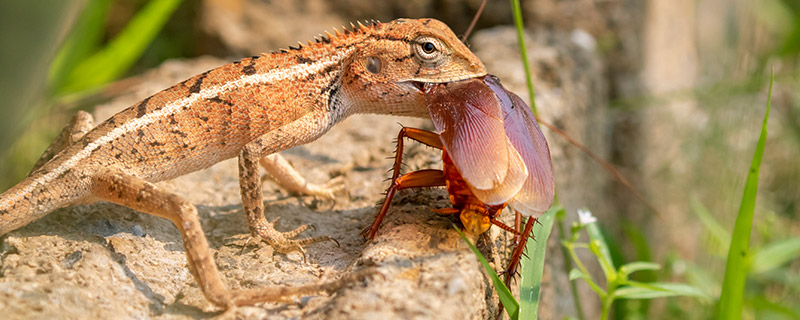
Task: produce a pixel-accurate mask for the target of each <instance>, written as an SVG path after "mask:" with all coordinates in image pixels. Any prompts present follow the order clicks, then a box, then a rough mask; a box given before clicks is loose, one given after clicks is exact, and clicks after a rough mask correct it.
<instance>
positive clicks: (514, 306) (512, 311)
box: [453, 225, 519, 320]
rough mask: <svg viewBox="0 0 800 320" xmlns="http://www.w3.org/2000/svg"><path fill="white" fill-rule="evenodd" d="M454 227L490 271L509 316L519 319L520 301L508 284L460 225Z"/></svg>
mask: <svg viewBox="0 0 800 320" xmlns="http://www.w3.org/2000/svg"><path fill="white" fill-rule="evenodd" d="M453 228H455V229H456V232H458V235H460V236H461V239H464V242H466V243H467V245H468V246H469V248H470V250H472V253H474V254H475V256H476V257H478V261H480V263H481V265H483V268H484V269H486V273H488V274H489V278H491V279H492V283H494V290H495V291H497V295H498V296H499V297H500V302H502V303H503V307H504V308H505V309H506V313H508V317H509V318H511V320H517V319H518V318H519V303H518V302H517V300H516V299H514V296H513V295H512V294H511V291H510V290H508V287H506V284H505V283H503V280H500V277H498V276H497V272H495V271H494V269H493V268H492V266H490V265H489V262H488V261H486V258H484V257H483V255H482V254H481V252H480V251H478V248H475V246H474V245H473V244H472V242H470V241H469V239H467V236H465V235H464V233H463V232H461V230H459V229H458V226H456V225H453Z"/></svg>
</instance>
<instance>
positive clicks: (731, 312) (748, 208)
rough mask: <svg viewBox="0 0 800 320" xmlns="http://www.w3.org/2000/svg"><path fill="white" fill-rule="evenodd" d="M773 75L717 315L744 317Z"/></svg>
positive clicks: (740, 207)
mask: <svg viewBox="0 0 800 320" xmlns="http://www.w3.org/2000/svg"><path fill="white" fill-rule="evenodd" d="M773 78H774V73H773V74H771V75H770V78H769V94H768V95H767V111H766V112H765V113H764V122H763V124H762V125H761V135H760V136H759V138H758V143H757V144H756V151H755V153H754V154H753V161H752V162H751V163H750V171H749V172H748V174H747V182H746V183H745V186H744V194H743V195H742V204H741V205H740V206H739V214H738V215H737V217H736V224H735V225H734V228H733V236H732V239H731V247H730V250H728V261H727V262H726V264H725V280H724V281H723V282H722V296H721V297H720V304H719V313H718V316H719V318H718V319H741V318H742V304H743V302H744V301H743V300H744V284H745V279H746V277H747V270H748V269H749V268H748V262H749V260H750V232H751V231H752V227H753V215H754V213H755V206H756V194H757V192H758V171H759V168H760V167H761V158H762V157H763V156H764V145H765V144H766V142H767V120H768V119H769V109H770V107H771V106H772V83H773Z"/></svg>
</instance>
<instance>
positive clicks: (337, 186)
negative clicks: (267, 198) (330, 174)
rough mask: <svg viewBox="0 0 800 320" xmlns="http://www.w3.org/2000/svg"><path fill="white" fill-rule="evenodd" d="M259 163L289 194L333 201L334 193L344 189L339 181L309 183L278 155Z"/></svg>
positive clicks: (262, 159)
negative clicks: (321, 183) (320, 183)
mask: <svg viewBox="0 0 800 320" xmlns="http://www.w3.org/2000/svg"><path fill="white" fill-rule="evenodd" d="M259 163H261V166H262V167H264V169H265V170H266V171H267V174H268V175H269V176H270V177H272V178H273V179H275V181H276V182H278V184H279V185H280V186H281V187H283V188H284V189H286V190H287V191H289V192H295V193H299V194H305V195H311V196H320V197H324V198H327V199H333V194H334V193H336V192H338V191H340V190H343V189H344V186H343V185H342V182H341V179H334V180H332V181H330V182H328V183H326V184H323V185H318V184H313V183H309V182H308V181H306V179H305V178H303V176H302V175H301V174H300V173H299V172H297V170H296V169H295V168H294V167H292V164H290V163H289V161H287V160H286V159H285V158H284V157H282V156H281V155H280V154H278V153H273V154H271V155H268V156H266V157H262V158H261V159H260V160H259Z"/></svg>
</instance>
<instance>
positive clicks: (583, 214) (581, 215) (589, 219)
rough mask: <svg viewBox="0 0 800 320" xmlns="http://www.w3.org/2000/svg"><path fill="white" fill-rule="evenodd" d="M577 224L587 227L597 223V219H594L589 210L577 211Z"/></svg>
mask: <svg viewBox="0 0 800 320" xmlns="http://www.w3.org/2000/svg"><path fill="white" fill-rule="evenodd" d="M578 222H580V223H581V225H587V224H590V223H595V222H597V218H595V217H594V216H593V215H592V212H591V211H589V210H585V209H578Z"/></svg>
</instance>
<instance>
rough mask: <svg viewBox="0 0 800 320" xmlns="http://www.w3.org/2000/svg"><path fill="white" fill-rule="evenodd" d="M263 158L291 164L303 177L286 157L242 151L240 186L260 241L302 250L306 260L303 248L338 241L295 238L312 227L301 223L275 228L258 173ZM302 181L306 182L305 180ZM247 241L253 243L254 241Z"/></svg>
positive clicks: (286, 250)
mask: <svg viewBox="0 0 800 320" xmlns="http://www.w3.org/2000/svg"><path fill="white" fill-rule="evenodd" d="M263 159H267V161H269V162H272V163H274V164H276V165H277V166H278V167H284V168H285V166H288V167H289V168H290V169H291V172H292V173H294V174H295V175H296V177H300V179H302V177H301V176H300V175H299V174H297V172H296V171H295V170H294V169H293V168H292V167H291V165H290V164H289V163H288V162H287V161H286V160H285V159H283V158H282V157H273V155H270V156H267V157H258V152H257V151H253V150H251V149H250V148H248V147H245V148H244V149H242V152H241V153H240V154H239V186H240V187H241V191H242V192H241V194H242V206H243V207H244V211H245V216H246V217H247V226H248V227H249V228H250V235H251V236H252V237H253V238H255V239H257V240H260V241H264V242H266V243H267V244H269V245H270V246H272V247H273V248H274V249H275V250H276V251H278V252H280V253H290V252H293V251H297V252H300V253H301V254H302V255H303V261H305V260H306V257H305V250H304V249H303V247H305V246H307V245H310V244H313V243H316V242H322V241H334V242H336V241H335V240H333V239H332V238H330V237H328V236H320V237H313V238H304V239H293V238H294V237H296V236H297V235H299V234H300V233H301V232H303V231H305V230H306V229H308V228H309V227H310V226H308V225H301V226H300V227H298V228H296V229H295V230H292V231H289V232H280V231H278V230H276V229H275V224H274V222H269V221H267V219H266V218H265V217H264V201H263V195H262V191H261V179H260V175H259V173H258V162H259V161H262V164H263V161H264V160H263ZM290 175H291V173H290ZM296 177H295V178H296ZM295 181H297V180H295ZM302 181H303V182H304V181H305V180H302ZM301 185H302V184H301ZM305 185H306V186H307V185H308V184H307V183H306V184H305ZM331 195H332V194H331ZM247 243H248V244H249V243H250V241H248V242H247ZM337 243H338V242H337Z"/></svg>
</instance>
